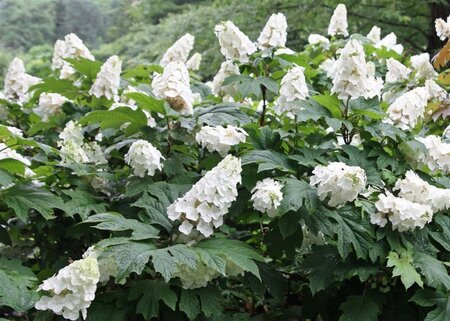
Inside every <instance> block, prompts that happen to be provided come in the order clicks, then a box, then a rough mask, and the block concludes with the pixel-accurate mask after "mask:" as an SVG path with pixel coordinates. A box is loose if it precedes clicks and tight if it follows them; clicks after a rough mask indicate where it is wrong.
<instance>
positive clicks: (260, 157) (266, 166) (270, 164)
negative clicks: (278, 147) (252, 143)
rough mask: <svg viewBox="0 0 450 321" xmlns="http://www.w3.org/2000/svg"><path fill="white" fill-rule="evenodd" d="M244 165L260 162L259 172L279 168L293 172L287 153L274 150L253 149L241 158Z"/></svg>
mask: <svg viewBox="0 0 450 321" xmlns="http://www.w3.org/2000/svg"><path fill="white" fill-rule="evenodd" d="M241 161H242V165H248V164H255V163H256V164H258V173H259V172H263V171H269V170H273V169H278V170H281V171H283V172H293V169H292V167H291V165H290V164H289V163H288V158H287V156H286V155H284V154H281V153H278V152H275V151H272V150H252V151H250V152H248V153H247V154H244V155H243V156H242V158H241Z"/></svg>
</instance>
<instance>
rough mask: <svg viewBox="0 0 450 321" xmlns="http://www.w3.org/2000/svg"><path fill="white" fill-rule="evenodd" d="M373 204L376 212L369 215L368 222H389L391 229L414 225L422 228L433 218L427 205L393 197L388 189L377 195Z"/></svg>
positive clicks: (406, 227) (403, 228)
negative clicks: (376, 199)
mask: <svg viewBox="0 0 450 321" xmlns="http://www.w3.org/2000/svg"><path fill="white" fill-rule="evenodd" d="M375 206H376V208H377V210H378V212H376V213H375V214H371V215H370V222H371V223H372V224H376V225H379V226H381V227H384V226H386V224H387V223H388V222H391V224H392V229H393V230H398V231H399V232H404V231H408V230H414V229H415V228H416V227H419V228H423V227H424V226H425V224H427V223H429V222H431V219H432V218H433V212H432V209H431V207H430V206H429V205H423V204H419V203H415V202H411V201H409V200H407V199H406V198H402V197H395V196H394V195H392V194H391V193H390V192H388V191H386V192H385V194H380V195H379V196H378V201H377V202H376V203H375Z"/></svg>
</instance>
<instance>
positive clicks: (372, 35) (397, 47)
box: [366, 26, 403, 55]
mask: <svg viewBox="0 0 450 321" xmlns="http://www.w3.org/2000/svg"><path fill="white" fill-rule="evenodd" d="M366 38H367V39H369V40H370V41H371V42H372V43H373V44H374V47H375V48H383V47H384V48H386V49H388V50H393V51H395V52H396V53H398V54H399V55H401V54H402V52H403V46H402V45H401V44H397V36H396V35H395V33H393V32H391V33H390V34H388V35H386V36H385V37H384V38H383V39H381V29H380V28H379V27H377V26H373V27H372V29H371V30H370V32H369V33H368V34H367V36H366Z"/></svg>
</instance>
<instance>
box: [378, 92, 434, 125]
mask: <svg viewBox="0 0 450 321" xmlns="http://www.w3.org/2000/svg"><path fill="white" fill-rule="evenodd" d="M428 97H429V94H428V91H427V89H426V88H425V87H417V88H414V89H412V90H410V91H408V92H406V93H404V94H403V95H401V96H400V97H398V98H397V99H395V100H394V102H393V103H392V104H391V105H390V106H389V108H388V109H387V113H388V116H389V117H388V118H387V119H385V122H386V123H388V124H392V125H396V126H398V127H399V128H401V129H403V130H408V129H413V128H414V127H416V125H417V123H418V121H419V120H420V119H421V118H422V117H423V115H424V111H425V107H426V106H427V101H428Z"/></svg>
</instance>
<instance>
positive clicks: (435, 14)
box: [427, 0, 450, 55]
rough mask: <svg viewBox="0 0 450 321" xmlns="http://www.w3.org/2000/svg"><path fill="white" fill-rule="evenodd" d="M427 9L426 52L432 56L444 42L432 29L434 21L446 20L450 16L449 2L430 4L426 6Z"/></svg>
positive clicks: (449, 0)
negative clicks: (428, 11) (427, 31)
mask: <svg viewBox="0 0 450 321" xmlns="http://www.w3.org/2000/svg"><path fill="white" fill-rule="evenodd" d="M428 7H429V8H430V22H429V24H430V31H429V35H428V48H427V51H428V52H429V53H430V54H431V55H434V54H435V53H436V51H437V50H439V49H441V48H442V46H443V45H444V42H443V41H441V40H440V39H439V38H438V36H437V35H436V30H435V27H434V21H435V20H436V19H437V18H442V19H444V20H447V17H448V15H449V14H450V0H447V1H446V3H445V1H442V2H439V3H437V2H431V3H429V4H428Z"/></svg>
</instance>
